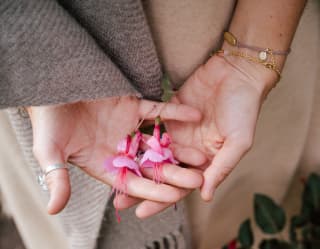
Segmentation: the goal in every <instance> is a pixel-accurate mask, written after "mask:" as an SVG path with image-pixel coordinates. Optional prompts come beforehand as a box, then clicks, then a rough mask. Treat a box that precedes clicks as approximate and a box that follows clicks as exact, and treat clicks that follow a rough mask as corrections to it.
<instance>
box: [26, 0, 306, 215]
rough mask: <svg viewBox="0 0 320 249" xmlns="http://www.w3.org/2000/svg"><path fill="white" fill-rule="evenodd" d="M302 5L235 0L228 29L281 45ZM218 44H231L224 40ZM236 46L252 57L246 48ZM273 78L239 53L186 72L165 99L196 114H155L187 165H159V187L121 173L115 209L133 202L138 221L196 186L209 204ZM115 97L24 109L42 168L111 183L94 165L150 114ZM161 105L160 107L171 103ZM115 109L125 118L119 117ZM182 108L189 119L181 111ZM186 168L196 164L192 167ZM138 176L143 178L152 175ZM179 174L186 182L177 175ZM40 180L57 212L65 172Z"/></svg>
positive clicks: (242, 148)
mask: <svg viewBox="0 0 320 249" xmlns="http://www.w3.org/2000/svg"><path fill="white" fill-rule="evenodd" d="M304 4H305V1H303V0H281V1H278V0H271V1H258V0H255V1H252V0H239V1H238V2H237V6H236V9H235V12H234V16H233V18H232V21H231V24H230V27H229V30H230V31H231V32H232V33H233V34H235V35H236V36H237V37H238V39H239V40H240V41H241V42H243V43H246V44H252V45H255V46H260V47H265V48H267V47H270V48H274V49H275V50H287V49H288V48H289V47H290V44H291V41H292V39H293V36H294V32H295V30H296V27H297V24H298V21H299V18H300V15H301V12H302V10H303V7H304ZM222 48H223V49H226V50H234V49H235V48H233V47H231V46H230V45H228V44H226V43H224V44H223V46H222ZM239 50H240V51H241V50H243V51H245V52H246V53H248V54H249V55H252V56H256V53H255V52H253V51H250V50H246V49H239ZM285 59H286V58H285V56H276V63H277V65H278V67H279V69H280V70H281V69H282V67H283V65H284V62H285ZM276 81H277V75H276V74H275V72H273V71H272V70H269V69H266V68H265V67H263V66H261V65H258V64H254V63H250V62H248V61H246V60H244V59H243V58H238V57H227V58H221V57H219V56H213V57H212V58H210V59H209V60H208V61H207V63H206V64H205V65H203V66H201V67H200V68H198V70H196V71H195V72H194V73H193V74H192V75H191V76H190V78H189V79H188V80H187V82H186V83H185V84H184V86H183V87H182V89H181V90H179V92H178V94H177V96H176V97H175V98H174V99H173V100H172V104H173V103H175V104H180V103H182V104H186V105H188V106H190V107H194V108H197V109H199V111H201V113H202V118H201V119H200V115H199V113H197V114H195V113H196V111H194V110H193V111H190V110H188V111H187V110H186V109H184V110H183V111H181V110H180V111H181V112H179V111H178V109H179V108H176V107H173V106H172V107H173V108H172V109H170V111H167V112H169V113H171V114H172V115H169V116H166V115H167V113H166V112H165V111H164V110H163V112H165V115H164V114H163V113H162V119H167V122H166V126H167V128H168V131H169V132H170V134H171V135H172V138H173V142H174V146H173V148H174V153H175V156H176V157H177V159H178V160H180V161H181V162H185V163H187V164H189V165H190V169H189V170H186V169H181V168H178V167H176V166H172V165H166V166H165V167H164V175H165V179H164V180H165V183H167V184H160V185H157V184H154V183H153V182H151V181H150V180H148V179H137V177H135V176H133V175H132V176H129V179H128V181H129V184H128V193H129V196H119V197H118V198H119V199H117V200H115V203H117V207H118V208H119V209H125V208H128V207H131V206H133V205H135V204H137V203H140V202H141V203H140V204H139V206H138V207H137V209H136V214H137V216H138V217H141V218H144V217H148V216H151V215H154V214H156V213H158V212H160V211H162V210H163V209H165V208H167V207H168V206H170V205H172V203H175V202H177V201H178V200H180V199H182V198H184V197H185V196H186V195H187V194H188V193H189V192H190V191H191V189H193V188H197V187H199V186H200V185H201V196H202V198H203V199H204V200H205V201H210V200H211V199H212V197H213V194H214V192H215V191H216V189H217V187H218V186H219V185H220V184H221V182H222V181H224V180H225V178H226V177H227V176H228V175H229V174H230V173H231V172H232V170H233V169H234V168H235V167H236V165H237V164H238V162H239V161H240V159H241V158H242V157H243V156H244V155H245V154H246V152H247V151H248V150H249V149H250V148H251V146H252V143H253V139H254V132H255V127H256V122H257V119H258V115H259V111H260V109H261V106H262V103H263V101H264V99H265V98H266V96H267V94H268V93H269V92H270V90H271V89H272V87H273V86H274V85H275V82H276ZM116 99H117V101H115V99H114V98H113V99H107V100H103V101H97V102H89V103H80V104H79V103H78V104H72V105H64V106H58V107H32V108H29V113H30V116H31V120H32V124H33V130H34V141H35V143H34V144H35V155H36V157H37V159H38V160H39V162H40V164H41V165H42V167H45V165H48V164H51V163H56V162H61V161H66V160H69V161H71V162H73V163H75V164H76V165H79V166H80V167H81V168H83V170H84V171H85V172H86V173H88V174H89V175H91V176H93V177H95V178H97V179H98V180H100V181H103V182H105V183H106V184H109V185H111V184H112V177H110V176H109V175H108V174H106V173H105V172H102V169H101V165H102V164H103V158H105V157H106V155H109V154H112V153H114V152H115V151H114V149H112V148H115V144H114V143H116V141H119V139H121V138H123V137H124V136H125V135H126V134H127V133H128V132H131V131H132V130H133V129H134V125H135V124H136V123H137V122H138V119H139V118H142V117H143V116H144V115H145V116H148V117H147V119H152V118H154V117H155V115H153V116H152V115H146V114H147V111H146V109H147V110H150V108H151V107H150V105H149V106H148V108H144V107H145V106H146V104H145V102H144V101H142V102H138V101H137V100H132V98H130V99H129V103H130V105H129V104H128V103H127V101H128V100H126V99H123V98H120V99H119V98H116ZM113 101H115V102H116V103H114V102H113ZM130 101H131V102H130ZM132 101H133V102H132ZM132 104H133V105H132ZM169 106H171V105H168V106H167V107H166V108H171V107H169ZM185 108H186V107H185ZM127 110H132V111H130V112H128V111H127ZM141 110H144V111H141ZM174 111H176V112H174ZM123 113H130V114H132V115H129V116H126V117H124V115H123ZM173 113H174V115H173ZM190 113H194V114H195V116H193V117H191V116H189V115H190ZM106 117H111V118H110V119H109V118H106ZM169 119H175V120H176V119H177V120H179V121H185V122H184V123H181V122H176V121H172V120H169ZM190 121H193V123H190ZM48 135H49V136H48ZM193 166H198V167H197V169H193ZM187 172H188V173H187ZM199 172H201V174H202V175H203V178H204V181H203V182H202V179H201V176H200V175H199V174H198V173H199ZM144 174H145V176H147V177H151V175H152V172H150V171H149V172H148V171H146V172H144ZM188 174H189V175H188ZM187 175H188V177H190V179H193V180H190V179H187V178H185V177H187ZM177 179H180V180H181V179H184V180H183V181H177ZM47 182H48V185H49V189H50V193H51V199H50V202H49V205H48V211H49V213H57V212H59V211H60V210H61V209H62V208H63V207H64V205H65V204H66V202H67V199H68V197H69V195H70V185H69V182H68V175H67V171H66V170H57V171H55V172H52V173H50V174H49V175H48V177H47ZM170 185H171V186H170ZM151 190H152V191H151Z"/></svg>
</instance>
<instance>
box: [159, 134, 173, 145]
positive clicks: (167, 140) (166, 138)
mask: <svg viewBox="0 0 320 249" xmlns="http://www.w3.org/2000/svg"><path fill="white" fill-rule="evenodd" d="M160 143H161V146H163V147H168V146H169V144H171V137H170V136H169V134H168V133H163V134H162V138H161V142H160Z"/></svg>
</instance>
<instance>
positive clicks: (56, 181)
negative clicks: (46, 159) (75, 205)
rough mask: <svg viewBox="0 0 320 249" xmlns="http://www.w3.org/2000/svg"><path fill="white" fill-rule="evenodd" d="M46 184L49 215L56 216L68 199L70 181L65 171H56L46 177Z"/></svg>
mask: <svg viewBox="0 0 320 249" xmlns="http://www.w3.org/2000/svg"><path fill="white" fill-rule="evenodd" d="M46 183H47V186H48V188H49V191H50V200H49V202H48V205H47V210H48V213H49V214H57V213H59V212H60V211H62V210H63V209H64V207H65V206H66V205H67V202H68V200H69V198H70V192H71V187H70V180H69V173H68V170H66V169H58V170H55V171H52V172H50V173H49V174H48V175H47V176H46Z"/></svg>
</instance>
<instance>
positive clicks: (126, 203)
mask: <svg viewBox="0 0 320 249" xmlns="http://www.w3.org/2000/svg"><path fill="white" fill-rule="evenodd" d="M140 202H142V200H141V199H139V198H135V197H132V196H128V195H117V196H115V197H114V199H113V206H114V207H115V208H116V209H118V210H124V209H127V208H130V207H133V206H134V205H137V204H138V203H140Z"/></svg>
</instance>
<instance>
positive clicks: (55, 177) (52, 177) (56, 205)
mask: <svg viewBox="0 0 320 249" xmlns="http://www.w3.org/2000/svg"><path fill="white" fill-rule="evenodd" d="M33 152H34V155H35V157H36V159H37V160H38V162H39V164H40V167H41V169H42V171H43V172H46V169H47V170H48V167H49V166H50V168H52V167H51V166H62V165H65V164H64V162H65V159H64V158H63V156H62V153H61V152H60V151H59V150H57V149H51V150H48V149H46V148H44V147H40V148H39V146H37V147H36V146H34V148H33ZM45 182H46V185H47V186H48V189H49V193H50V199H49V202H48V205H47V211H48V213H49V214H57V213H59V212H60V211H62V210H63V208H64V207H65V206H66V205H67V203H68V200H69V198H70V193H71V187H70V179H69V172H68V169H66V168H58V169H54V170H50V171H49V172H47V173H46V176H45Z"/></svg>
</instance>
